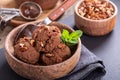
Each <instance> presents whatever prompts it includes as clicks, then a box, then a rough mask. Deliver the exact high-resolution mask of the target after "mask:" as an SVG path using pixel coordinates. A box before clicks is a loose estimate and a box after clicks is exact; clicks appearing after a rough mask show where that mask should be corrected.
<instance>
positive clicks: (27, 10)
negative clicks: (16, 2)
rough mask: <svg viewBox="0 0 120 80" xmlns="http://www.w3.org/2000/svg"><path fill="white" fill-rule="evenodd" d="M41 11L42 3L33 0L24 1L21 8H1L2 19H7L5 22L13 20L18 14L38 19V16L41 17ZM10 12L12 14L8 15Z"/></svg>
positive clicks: (25, 17)
mask: <svg viewBox="0 0 120 80" xmlns="http://www.w3.org/2000/svg"><path fill="white" fill-rule="evenodd" d="M41 13H42V9H41V7H40V5H38V4H37V3H35V2H31V1H26V2H24V3H22V4H21V5H20V7H19V9H15V8H0V14H1V16H2V19H3V20H5V22H7V21H9V20H11V19H12V18H14V17H16V16H21V17H23V18H24V19H26V20H36V19H37V18H39V16H40V14H41ZM9 14H10V16H8V17H7V15H9Z"/></svg>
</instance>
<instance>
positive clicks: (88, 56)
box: [0, 45, 105, 80]
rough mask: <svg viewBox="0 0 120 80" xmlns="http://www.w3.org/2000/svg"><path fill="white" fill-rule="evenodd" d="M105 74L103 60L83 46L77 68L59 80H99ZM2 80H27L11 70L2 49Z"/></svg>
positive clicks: (0, 74)
mask: <svg viewBox="0 0 120 80" xmlns="http://www.w3.org/2000/svg"><path fill="white" fill-rule="evenodd" d="M104 74H105V67H104V65H103V62H102V60H101V59H99V58H98V57H96V56H95V55H94V54H93V53H92V52H90V51H89V50H88V49H87V48H86V47H85V46H83V45H82V50H81V57H80V60H79V62H78V64H77V65H76V67H75V68H74V69H73V70H72V71H71V72H70V73H69V74H68V75H67V76H65V77H63V78H60V79H58V80H99V79H100V78H101V76H103V75H104ZM0 80H26V79H24V78H22V77H20V76H19V75H17V74H16V73H15V72H14V71H12V70H11V68H10V67H9V65H8V63H7V61H6V59H5V54H4V50H3V49H0Z"/></svg>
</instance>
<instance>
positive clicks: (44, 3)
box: [15, 0, 58, 10]
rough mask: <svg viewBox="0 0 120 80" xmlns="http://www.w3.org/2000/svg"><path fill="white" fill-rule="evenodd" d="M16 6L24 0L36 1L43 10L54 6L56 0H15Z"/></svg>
mask: <svg viewBox="0 0 120 80" xmlns="http://www.w3.org/2000/svg"><path fill="white" fill-rule="evenodd" d="M15 1H16V3H17V4H18V6H20V5H21V4H22V3H23V2H25V1H33V2H36V3H38V4H39V5H40V6H41V7H42V9H43V10H47V9H51V8H54V7H55V6H56V4H57V2H58V0H15Z"/></svg>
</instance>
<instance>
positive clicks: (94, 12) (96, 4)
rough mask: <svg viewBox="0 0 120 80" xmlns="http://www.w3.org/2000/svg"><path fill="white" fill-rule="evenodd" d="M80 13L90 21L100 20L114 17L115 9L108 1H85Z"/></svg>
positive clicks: (79, 9)
mask: <svg viewBox="0 0 120 80" xmlns="http://www.w3.org/2000/svg"><path fill="white" fill-rule="evenodd" d="M78 13H79V14H80V15H81V16H83V17H86V18H89V19H93V20H100V19H106V18H109V17H110V16H112V15H113V14H114V8H113V6H112V5H111V4H110V3H109V2H108V0H84V1H83V2H82V3H81V4H80V6H79V8H78Z"/></svg>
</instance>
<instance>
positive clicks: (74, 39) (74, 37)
mask: <svg viewBox="0 0 120 80" xmlns="http://www.w3.org/2000/svg"><path fill="white" fill-rule="evenodd" d="M82 34H83V32H82V31H81V30H76V31H74V32H72V33H69V31H68V30H66V29H63V31H62V36H61V39H62V42H64V43H65V44H66V45H67V46H69V47H70V46H72V45H75V44H77V43H78V38H80V37H81V36H82Z"/></svg>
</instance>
